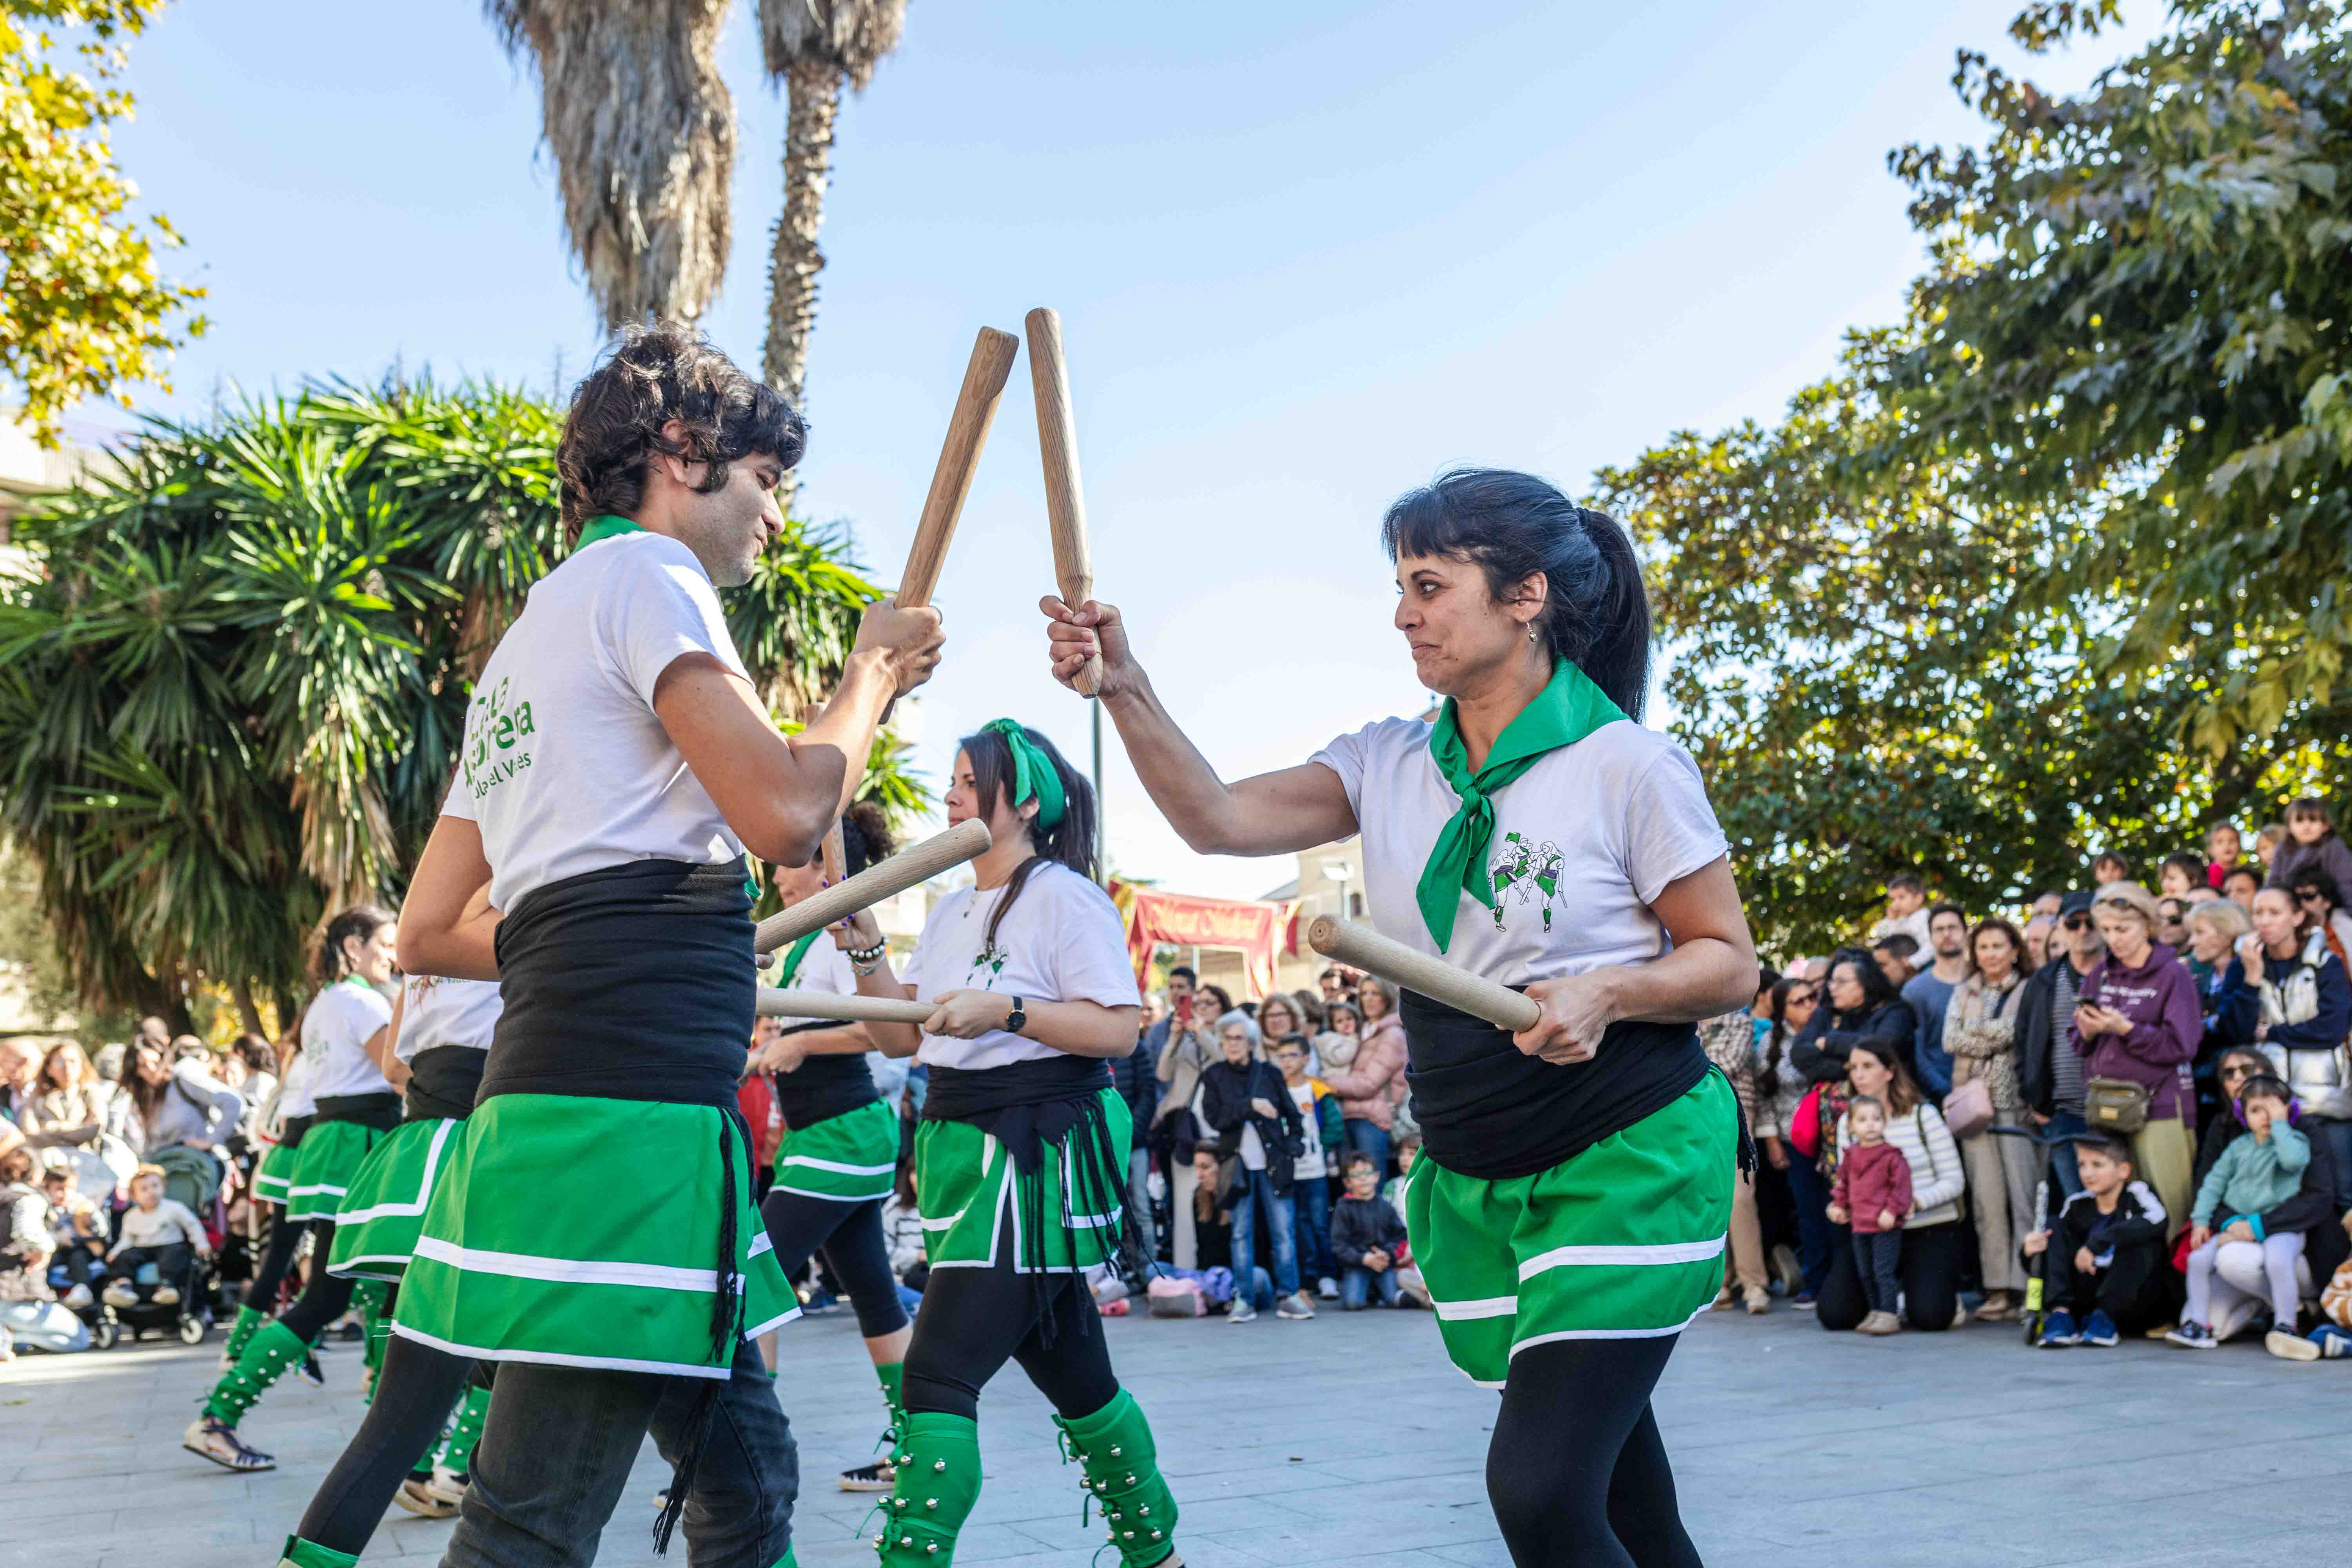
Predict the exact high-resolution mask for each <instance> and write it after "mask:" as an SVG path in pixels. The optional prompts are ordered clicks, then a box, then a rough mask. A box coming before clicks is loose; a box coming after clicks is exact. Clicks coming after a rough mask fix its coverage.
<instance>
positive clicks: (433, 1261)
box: [393, 1094, 800, 1378]
mask: <svg viewBox="0 0 2352 1568" xmlns="http://www.w3.org/2000/svg"><path fill="white" fill-rule="evenodd" d="M722 1143H723V1145H724V1148H725V1150H726V1155H725V1158H724V1160H723V1162H722V1159H721V1155H720V1149H721V1146H722ZM722 1194H724V1198H725V1201H726V1203H727V1204H728V1205H730V1207H731V1208H732V1210H733V1215H734V1232H735V1245H734V1249H733V1258H732V1260H731V1261H732V1267H731V1268H730V1270H729V1271H728V1272H727V1273H726V1275H725V1276H724V1277H723V1278H722V1277H721V1275H720V1273H719V1271H718V1270H717V1269H716V1268H714V1267H713V1265H714V1264H715V1262H716V1261H717V1256H718V1252H719V1237H720V1234H721V1225H722V1215H723V1211H722V1209H721V1207H720V1204H721V1195H722ZM722 1290H723V1291H725V1292H726V1293H727V1294H728V1295H730V1296H736V1295H740V1296H741V1297H742V1298H743V1299H742V1300H740V1302H733V1303H730V1315H731V1316H733V1318H734V1320H735V1322H736V1325H737V1327H738V1330H739V1331H740V1333H741V1335H742V1337H744V1338H745V1339H750V1338H751V1337H752V1336H754V1335H757V1334H762V1333H765V1332H767V1331H769V1330H771V1329H772V1328H775V1327H776V1326H777V1325H779V1324H781V1323H784V1322H788V1321H791V1320H792V1319H793V1318H795V1317H797V1316H799V1315H800V1303H799V1302H798V1301H797V1300H794V1299H793V1292H792V1288H791V1287H790V1286H788V1285H787V1284H785V1282H784V1276H783V1271H782V1269H780V1268H777V1267H776V1258H775V1254H774V1252H773V1251H772V1250H771V1248H770V1245H769V1241H768V1232H767V1230H766V1228H765V1227H764V1226H761V1223H760V1215H759V1213H758V1211H757V1210H756V1209H754V1208H753V1207H752V1206H751V1152H750V1150H749V1149H747V1148H746V1147H745V1146H744V1142H743V1139H742V1136H741V1135H740V1132H739V1131H737V1129H736V1124H735V1121H734V1119H733V1118H731V1117H729V1116H726V1115H724V1114H722V1113H721V1112H720V1111H719V1110H718V1109H717V1108H715V1107H712V1106H708V1105H670V1104H665V1103H662V1102H658V1101H650V1100H597V1099H591V1098H587V1097H584V1096H572V1095H549V1094H502V1095H499V1096H497V1097H495V1098H493V1099H491V1100H488V1101H487V1102H486V1103H484V1104H483V1105H481V1106H480V1107H479V1108H478V1109H477V1110H475V1112H474V1113H473V1115H471V1116H469V1117H467V1119H466V1121H465V1123H464V1124H463V1127H462V1129H461V1130H460V1131H458V1132H457V1133H455V1134H454V1135H452V1136H451V1138H450V1139H449V1141H448V1142H447V1143H446V1145H445V1146H444V1149H443V1164H442V1167H441V1171H440V1174H439V1176H438V1177H437V1179H436V1181H435V1182H434V1184H433V1192H432V1195H431V1196H430V1197H429V1198H428V1199H426V1201H425V1221H424V1225H423V1226H422V1227H421V1228H420V1231H419V1234H418V1236H417V1239H416V1249H415V1256H414V1258H411V1260H410V1262H409V1265H408V1268H407V1270H406V1272H405V1273H404V1275H403V1276H402V1278H401V1284H400V1302H399V1305H398V1308H397V1309H396V1311H397V1321H395V1322H394V1325H393V1331H394V1333H397V1334H400V1335H403V1336H404V1337H405V1338H408V1339H412V1340H415V1341H417V1342H420V1343H423V1344H428V1345H431V1346H433V1347H434V1348H435V1349H436V1350H441V1351H446V1352H448V1353H450V1354H452V1355H462V1356H469V1357H472V1358H474V1359H475V1360H478V1361H520V1362H536V1363H542V1364H548V1365H554V1366H580V1367H595V1368H601V1369H604V1370H608V1371H613V1372H649V1373H669V1374H672V1375H675V1376H682V1377H709V1378H724V1377H727V1376H729V1375H730V1368H731V1364H732V1360H733V1354H734V1346H733V1345H732V1344H731V1343H729V1344H724V1345H720V1346H715V1345H714V1343H713V1341H714V1338H716V1337H717V1336H715V1335H714V1332H713V1317H714V1313H713V1309H714V1307H715V1306H717V1305H718V1303H717V1302H715V1301H714V1300H713V1298H714V1296H716V1295H717V1294H718V1293H719V1292H720V1291H722Z"/></svg>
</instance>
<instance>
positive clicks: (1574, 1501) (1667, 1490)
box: [918, 1298, 1699, 1568]
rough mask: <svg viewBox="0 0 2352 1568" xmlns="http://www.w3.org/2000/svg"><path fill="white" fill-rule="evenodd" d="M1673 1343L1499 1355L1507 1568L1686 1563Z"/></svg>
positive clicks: (1490, 1465)
mask: <svg viewBox="0 0 2352 1568" xmlns="http://www.w3.org/2000/svg"><path fill="white" fill-rule="evenodd" d="M929 1305H930V1303H929V1298H926V1299H925V1300H924V1309H925V1310H927V1311H928V1310H929ZM1680 1337H1681V1336H1680V1335H1677V1334H1667V1335H1664V1336H1662V1337H1660V1338H1657V1339H1639V1340H1555V1341H1553V1342H1550V1343H1549V1344H1540V1345H1530V1346H1528V1348H1527V1349H1525V1350H1523V1351H1521V1352H1519V1353H1518V1354H1517V1355H1515V1356H1513V1357H1512V1358H1511V1370H1510V1372H1509V1373H1508V1374H1507V1381H1506V1382H1505V1383H1504V1384H1503V1406H1502V1409H1501V1410H1500V1412H1498V1413H1497V1414H1496V1417H1495V1436H1494V1439H1493V1441H1492V1442H1491V1443H1489V1444H1488V1446H1487V1448H1486V1492H1487V1496H1488V1497H1489V1498H1490V1499H1491V1500H1493V1502H1494V1505H1495V1522H1496V1523H1497V1524H1498V1525H1500V1526H1501V1527H1502V1531H1503V1543H1504V1544H1505V1545H1506V1546H1507V1547H1508V1548H1509V1549H1510V1553H1511V1561H1512V1562H1513V1563H1517V1565H1518V1568H1623V1565H1625V1564H1629V1563H1630V1564H1633V1565H1634V1568H1698V1564H1699V1558H1698V1551H1697V1549H1696V1547H1694V1546H1692V1545H1691V1540H1690V1537H1689V1536H1688V1535H1686V1534H1685V1533H1684V1531H1683V1521H1682V1515H1681V1514H1680V1512H1679V1511H1678V1510H1676V1507H1675V1472H1674V1468H1673V1467H1672V1466H1671V1465H1669V1464H1668V1463H1667V1462H1666V1446H1665V1444H1664V1441H1663V1440H1662V1439H1661V1438H1660V1437H1659V1436H1658V1422H1657V1418H1656V1417H1655V1416H1654V1415H1652V1414H1651V1413H1650V1391H1651V1389H1652V1388H1654V1387H1655V1386H1656V1384H1657V1381H1658V1374H1659V1373H1662V1372H1664V1370H1665V1366H1666V1358H1667V1357H1668V1356H1670V1355H1672V1354H1674V1350H1675V1341H1676V1340H1677V1339H1679V1338H1680ZM919 1341H920V1336H919V1335H918V1342H919Z"/></svg>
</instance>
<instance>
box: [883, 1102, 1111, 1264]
mask: <svg viewBox="0 0 2352 1568" xmlns="http://www.w3.org/2000/svg"><path fill="white" fill-rule="evenodd" d="M1101 1099H1102V1109H1103V1115H1104V1117H1105V1119H1106V1120H1107V1121H1108V1123H1109V1127H1110V1136H1111V1148H1112V1151H1113V1152H1114V1154H1115V1155H1116V1156H1117V1169H1116V1171H1114V1172H1108V1173H1102V1174H1103V1175H1104V1177H1105V1181H1104V1184H1105V1185H1107V1186H1108V1193H1109V1195H1108V1201H1107V1202H1106V1203H1105V1205H1103V1206H1104V1207H1105V1208H1106V1209H1107V1210H1108V1212H1106V1213H1101V1214H1089V1213H1086V1212H1082V1211H1083V1210H1085V1209H1086V1208H1087V1207H1088V1206H1090V1205H1083V1204H1077V1205H1072V1208H1071V1212H1070V1214H1069V1215H1068V1216H1067V1220H1066V1222H1065V1219H1064V1215H1063V1205H1062V1194H1063V1193H1064V1191H1065V1190H1066V1189H1067V1188H1068V1187H1069V1186H1070V1185H1071V1181H1070V1177H1071V1165H1072V1161H1071V1154H1070V1150H1069V1148H1068V1146H1067V1144H1068V1141H1067V1140H1065V1142H1064V1143H1063V1144H1061V1145H1058V1146H1055V1145H1048V1147H1049V1148H1050V1149H1053V1150H1054V1155H1053V1157H1049V1158H1047V1159H1045V1161H1044V1162H1042V1163H1041V1164H1040V1165H1039V1167H1038V1171H1037V1173H1036V1174H1035V1175H1034V1176H1024V1175H1022V1174H1021V1173H1020V1172H1019V1171H1018V1170H1017V1169H1016V1168H1015V1167H1014V1165H1013V1161H1012V1159H1011V1158H1010V1157H1009V1156H1007V1154H1006V1153H1005V1151H1004V1146H1003V1144H1002V1143H1000V1142H997V1141H996V1139H995V1138H993V1137H992V1136H991V1135H990V1134H988V1133H986V1132H982V1131H981V1130H980V1129H979V1128H977V1127H974V1126H973V1125H971V1123H970V1122H968V1121H926V1122H924V1123H923V1124H922V1125H921V1126H920V1127H919V1128H917V1129H916V1131H915V1190H916V1197H917V1200H918V1202H919V1205H920V1206H921V1209H922V1215H923V1248H924V1252H925V1255H926V1256H927V1257H929V1259H930V1264H931V1267H932V1268H994V1267H995V1266H996V1262H997V1258H998V1254H999V1247H1000V1245H1001V1244H1002V1243H1003V1242H1004V1241H1005V1240H1006V1238H1008V1237H1009V1238H1010V1240H1011V1244H1012V1247H1013V1251H1012V1255H1011V1256H1012V1258H1013V1268H1014V1269H1015V1270H1016V1271H1018V1272H1020V1273H1023V1274H1065V1273H1072V1272H1076V1270H1079V1269H1085V1268H1093V1267H1094V1266H1095V1265H1096V1264H1097V1263H1103V1262H1108V1260H1109V1258H1110V1255H1111V1250H1112V1249H1111V1246H1110V1244H1109V1237H1111V1236H1113V1235H1115V1234H1116V1232H1117V1230H1118V1224H1119V1215H1120V1200H1121V1199H1122V1198H1123V1196H1124V1195H1125V1194H1126V1192H1127V1179H1126V1173H1127V1156H1128V1150H1129V1145H1130V1142H1131V1139H1132V1137H1133V1133H1134V1122H1133V1120H1132V1118H1130V1117H1129V1114H1128V1110H1127V1102H1126V1101H1125V1100H1121V1099H1119V1097H1118V1091H1117V1090H1116V1089H1104V1090H1102V1091H1101ZM1033 1214H1043V1215H1045V1217H1046V1225H1045V1230H1044V1233H1043V1234H1042V1235H1038V1234H1032V1233H1031V1232H1030V1230H1029V1228H1028V1226H1029V1220H1028V1216H1029V1215H1033Z"/></svg>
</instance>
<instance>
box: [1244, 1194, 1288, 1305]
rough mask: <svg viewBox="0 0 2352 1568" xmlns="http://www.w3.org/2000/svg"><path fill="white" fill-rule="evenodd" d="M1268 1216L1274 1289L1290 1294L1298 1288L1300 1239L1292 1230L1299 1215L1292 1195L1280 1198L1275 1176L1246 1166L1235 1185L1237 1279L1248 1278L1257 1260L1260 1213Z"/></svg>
mask: <svg viewBox="0 0 2352 1568" xmlns="http://www.w3.org/2000/svg"><path fill="white" fill-rule="evenodd" d="M1259 1215H1264V1216H1265V1233H1266V1237H1267V1245H1268V1247H1269V1250H1270V1251H1271V1252H1272V1253H1273V1259H1272V1261H1273V1266H1274V1291H1275V1294H1276V1295H1277V1296H1288V1295H1290V1294H1292V1293H1294V1292H1295V1291H1297V1289H1298V1241H1297V1234H1296V1233H1295V1232H1294V1230H1293V1229H1292V1225H1293V1222H1294V1221H1295V1219H1296V1217H1297V1215H1296V1213H1295V1211H1294V1210H1293V1209H1292V1208H1291V1204H1290V1196H1289V1194H1282V1195H1281V1196H1279V1197H1277V1196H1276V1194H1275V1191H1274V1178H1273V1177H1271V1176H1269V1175H1267V1174H1266V1173H1265V1172H1264V1171H1253V1170H1250V1169H1249V1168H1248V1167H1246V1166H1244V1168H1243V1170H1242V1173H1241V1180H1240V1181H1239V1182H1238V1183H1236V1184H1234V1279H1245V1278H1247V1277H1248V1274H1249V1271H1250V1269H1251V1268H1254V1267H1255V1265H1256V1263H1257V1224H1258V1216H1259Z"/></svg>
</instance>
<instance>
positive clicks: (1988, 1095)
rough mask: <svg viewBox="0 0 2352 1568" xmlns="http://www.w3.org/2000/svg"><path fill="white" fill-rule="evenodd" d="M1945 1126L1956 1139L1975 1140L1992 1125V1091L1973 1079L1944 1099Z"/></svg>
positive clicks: (1982, 1081) (1981, 1081)
mask: <svg viewBox="0 0 2352 1568" xmlns="http://www.w3.org/2000/svg"><path fill="white" fill-rule="evenodd" d="M1944 1125H1945V1126H1946V1127H1947V1128H1948V1129H1949V1130H1950V1131H1951V1134H1952V1136H1953V1137H1955V1138H1973V1137H1975V1136H1976V1135H1977V1134H1978V1133H1979V1132H1981V1131H1984V1130H1985V1129H1986V1128H1988V1127H1990V1126H1991V1125H1992V1090H1991V1089H1987V1088H1986V1087H1985V1080H1984V1079H1980V1078H1972V1079H1969V1081H1968V1082H1966V1083H1964V1084H1962V1085H1960V1087H1959V1088H1958V1089H1954V1090H1952V1092H1951V1093H1949V1094H1948V1095H1946V1096H1945V1097H1944Z"/></svg>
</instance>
